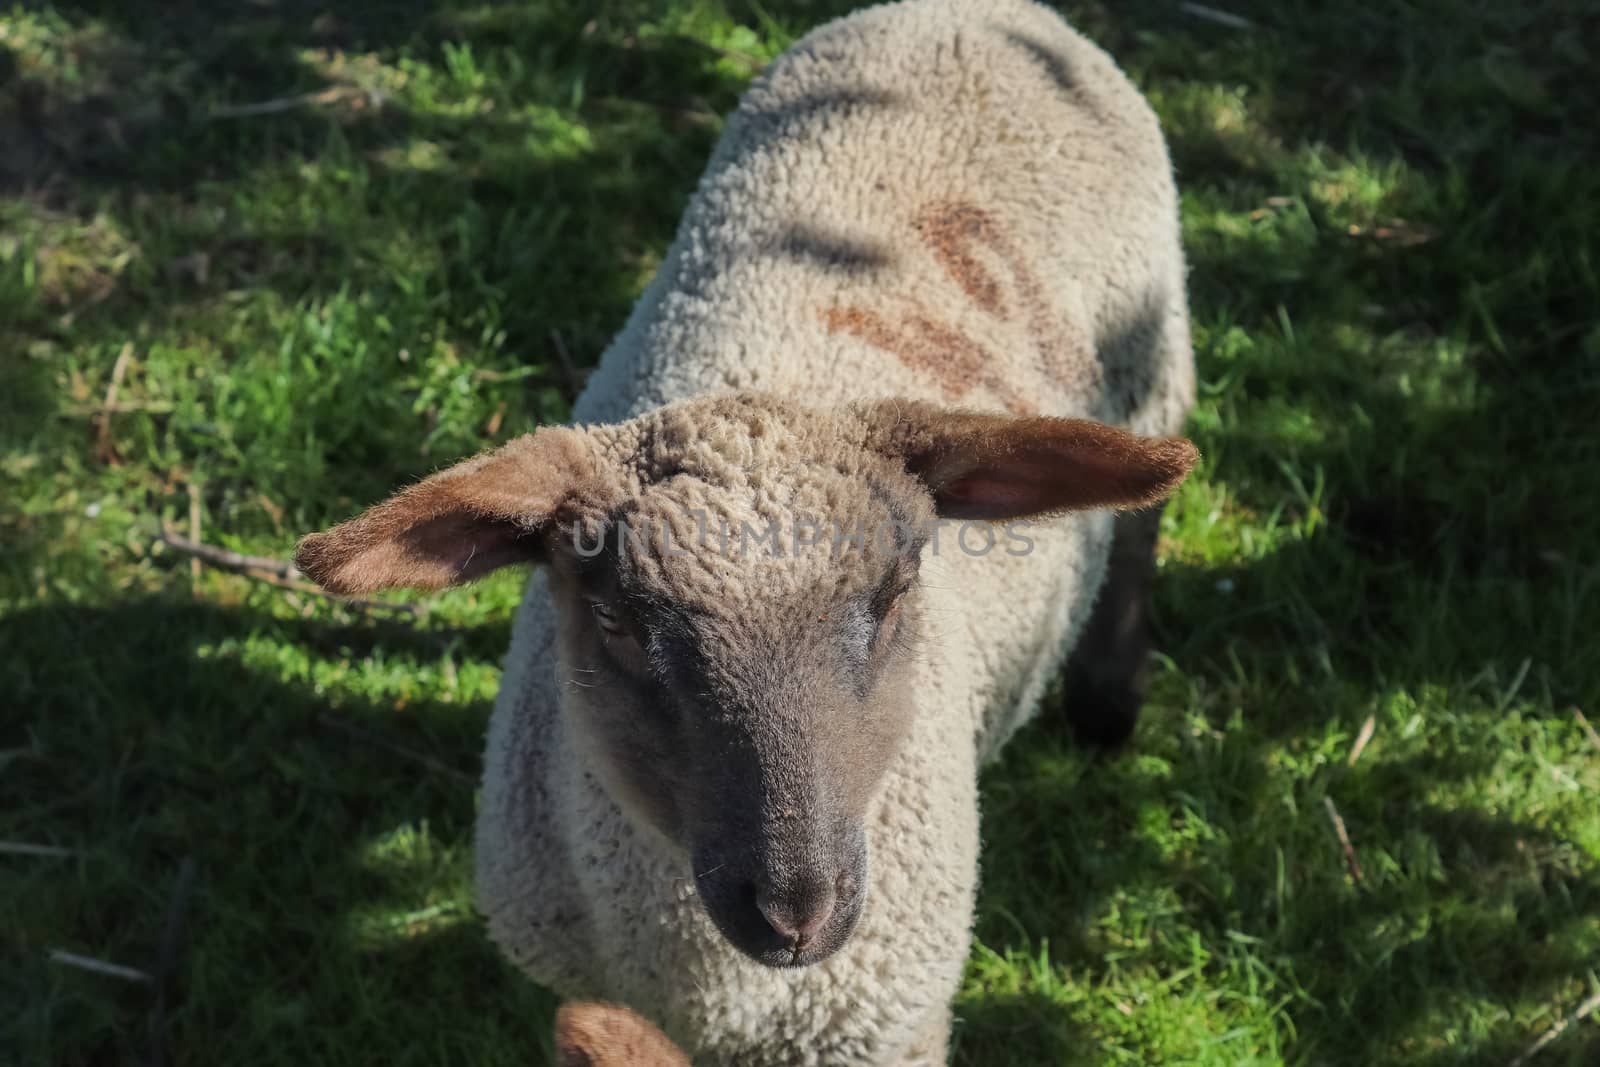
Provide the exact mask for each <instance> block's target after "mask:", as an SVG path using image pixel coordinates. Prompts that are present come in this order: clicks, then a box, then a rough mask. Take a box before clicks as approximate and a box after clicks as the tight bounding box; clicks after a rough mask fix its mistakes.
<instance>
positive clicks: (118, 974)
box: [49, 948, 150, 982]
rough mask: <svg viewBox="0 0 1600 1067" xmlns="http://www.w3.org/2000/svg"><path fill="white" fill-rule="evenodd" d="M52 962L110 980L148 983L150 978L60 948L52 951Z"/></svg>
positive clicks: (117, 964)
mask: <svg viewBox="0 0 1600 1067" xmlns="http://www.w3.org/2000/svg"><path fill="white" fill-rule="evenodd" d="M49 958H50V962H51V963H59V964H61V965H62V966H64V967H76V968H78V970H80V971H91V972H93V973H95V974H103V975H106V976H107V977H109V978H121V979H122V980H123V981H125V982H148V981H150V976H149V975H148V974H146V973H145V972H143V971H141V970H139V969H138V968H136V967H124V966H123V965H122V964H120V963H107V962H106V961H105V960H97V959H95V958H93V957H92V956H80V955H78V954H77V953H76V952H65V951H63V950H61V949H59V948H55V949H51V950H50V957H49Z"/></svg>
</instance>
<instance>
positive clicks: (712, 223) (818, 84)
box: [577, 0, 1182, 421]
mask: <svg viewBox="0 0 1600 1067" xmlns="http://www.w3.org/2000/svg"><path fill="white" fill-rule="evenodd" d="M1174 302H1176V303H1177V304H1181V303H1182V257H1181V253H1180V252H1179V250H1178V246H1177V241H1176V196H1175V193H1174V191H1173V185H1172V178H1171V168H1170V165H1169V163H1168V160H1167V156H1166V150H1165V147H1164V145H1163V142H1162V140H1161V136H1160V131H1159V127H1158V125H1157V123H1156V120H1155V118H1154V116H1153V114H1152V113H1151V111H1150V109H1149V107H1148V106H1147V105H1146V104H1145V102H1144V100H1143V99H1142V98H1141V97H1140V95H1139V93H1138V92H1137V90H1135V89H1134V87H1133V86H1132V85H1131V84H1130V83H1129V82H1128V80H1127V79H1126V78H1125V77H1124V76H1123V75H1122V74H1121V73H1120V71H1118V69H1117V68H1116V66H1115V65H1114V64H1113V63H1112V61H1111V60H1110V59H1109V58H1108V57H1107V56H1106V55H1105V54H1104V53H1103V52H1101V51H1100V50H1099V49H1098V48H1097V47H1095V46H1094V45H1093V44H1091V43H1090V42H1088V41H1087V40H1085V39H1084V38H1082V37H1081V36H1079V35H1078V34H1077V33H1075V32H1074V31H1073V30H1071V29H1070V28H1068V27H1067V25H1066V24H1065V23H1064V22H1062V21H1061V19H1060V18H1059V17H1058V16H1056V15H1055V14H1054V13H1052V12H1050V11H1048V10H1047V9H1045V8H1043V7H1040V6H1039V5H1037V4H1034V3H1032V2H1030V0H996V2H993V3H984V4H978V3H971V2H969V0H909V2H906V3H899V4H890V5H885V6H883V7H879V8H872V9H868V10H866V11H862V12H858V13H856V14H854V15H851V16H848V17H846V18H844V19H840V20H837V21H835V22H832V23H829V24H827V25H826V26H823V27H821V28H819V29H818V30H816V31H814V32H813V33H812V34H810V35H808V36H807V37H806V38H804V39H803V40H802V41H801V42H800V43H799V44H797V45H796V46H795V47H794V48H793V49H791V50H790V51H789V52H788V53H786V54H785V55H784V56H783V57H781V58H780V59H778V60H777V61H775V62H774V63H773V65H772V67H771V69H769V70H768V71H767V72H766V73H765V74H763V75H762V76H761V77H760V78H759V79H758V80H757V81H756V82H755V83H754V84H753V85H752V86H751V88H750V90H749V91H748V93H747V94H746V96H745V98H744V100H743V101H742V103H741V104H740V107H739V109H738V111H737V112H736V113H735V114H734V115H733V116H732V118H731V119H730V120H729V123H728V127H727V130H726V132H725V134H724V137H723V139H722V141H721V143H720V144H719V146H718V149H717V152H716V154H715V156H714V157H713V159H712V161H711V164H710V166H709V167H708V168H707V170H706V173H705V175H704V176H703V178H702V179H701V182H700V185H699V188H698V189H697V191H696V193H695V195H694V197H693V198H692V200H691V203H690V205H689V207H688V210H687V212H686V214H685V216H684V219H683V222H682V225H681V227H680V230H679V233H678V237H677V239H676V241H675V242H674V244H673V247H672V248H671V250H670V251H669V253H668V256H667V259H666V262H665V263H664V265H663V267H662V269H661V271H660V273H659V274H658V275H657V277H656V279H655V281H654V282H653V283H652V284H651V286H650V287H649V289H648V290H647V291H646V293H645V295H644V296H643V298H642V299H641V300H640V302H639V304H638V306H637V307H636V308H635V309H634V313H633V315H632V317H631V318H630V320H629V322H628V324H627V327H626V328H625V329H624V331H623V332H622V333H621V334H620V335H619V336H618V338H617V339H616V341H615V342H614V343H613V344H612V346H611V347H610V349H608V351H607V352H606V353H605V356H604V357H603V359H602V363H601V367H600V369H599V370H598V371H597V373H596V376H595V378H594V380H593V382H592V383H591V387H590V389H589V390H588V391H587V393H586V395H585V396H584V397H583V398H582V400H581V401H580V403H579V405H578V410H577V415H578V417H579V418H580V419H581V420H583V421H601V420H605V419H612V418H619V417H624V416H627V415H632V414H636V413H639V412H641V411H644V410H648V409H649V408H651V407H654V406H657V405H659V404H662V403H666V402H669V401H671V400H676V399H681V398H683V397H686V396H690V395H694V394H698V393H702V392H706V391H713V390H721V389H731V388H758V389H767V390H772V391H776V392H780V393H786V394H789V395H795V396H803V397H806V398H808V399H812V400H814V401H818V402H824V403H826V402H828V401H831V400H844V399H857V398H860V397H862V396H873V395H891V394H892V395H901V396H912V397H920V398H926V399H931V400H940V401H945V402H952V403H960V404H962V405H965V406H973V407H988V408H1005V409H1010V410H1013V411H1018V412H1023V411H1038V412H1040V413H1047V414H1082V415H1095V416H1097V417H1102V418H1109V419H1111V420H1113V421H1125V419H1126V417H1127V413H1126V412H1125V411H1123V410H1118V403H1117V401H1116V398H1115V397H1113V398H1111V400H1110V402H1109V406H1108V401H1107V398H1106V395H1105V393H1106V379H1107V374H1106V373H1105V368H1103V367H1102V366H1101V362H1102V360H1103V358H1104V355H1105V353H1098V354H1097V348H1101V347H1104V346H1103V345H1099V344H1098V342H1100V341H1101V340H1103V339H1107V338H1110V339H1112V340H1115V339H1116V338H1117V337H1119V336H1121V335H1123V334H1125V333H1126V327H1127V326H1128V324H1129V323H1137V322H1139V321H1149V320H1151V319H1152V316H1153V317H1154V318H1159V317H1160V315H1161V314H1164V313H1165V310H1166V309H1167V308H1168V307H1169V306H1170V305H1172V304H1173V303H1174ZM1153 309H1154V310H1153ZM1141 354H1142V353H1141ZM1122 406H1123V407H1126V405H1122Z"/></svg>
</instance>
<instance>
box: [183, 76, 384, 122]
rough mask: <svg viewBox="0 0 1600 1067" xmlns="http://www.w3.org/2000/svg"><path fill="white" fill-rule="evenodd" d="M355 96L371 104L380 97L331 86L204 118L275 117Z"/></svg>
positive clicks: (234, 106)
mask: <svg viewBox="0 0 1600 1067" xmlns="http://www.w3.org/2000/svg"><path fill="white" fill-rule="evenodd" d="M356 96H368V97H371V98H372V101H373V103H379V102H381V100H382V97H381V96H380V95H379V94H378V93H375V92H370V91H368V90H366V89H362V88H360V87H359V86H355V85H333V86H329V87H328V88H326V89H322V90H319V91H318V92H314V93H300V94H298V95H296V96H278V97H274V98H272V99H271V100H261V101H258V102H257V103H254V104H232V105H229V106H225V107H218V108H213V109H212V110H211V111H210V112H209V113H208V114H207V115H206V118H208V119H210V120H211V121H213V122H214V121H216V120H217V119H249V118H255V117H257V116H259V115H276V114H279V113H281V112H284V111H293V110H295V109H296V108H301V107H323V106H325V105H327V104H337V103H338V102H339V101H340V100H346V99H349V98H351V97H356Z"/></svg>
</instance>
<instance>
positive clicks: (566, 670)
mask: <svg viewBox="0 0 1600 1067" xmlns="http://www.w3.org/2000/svg"><path fill="white" fill-rule="evenodd" d="M1184 271H1185V268H1184V260H1183V253H1182V249H1181V246H1180V243H1179V233H1178V223H1177V201H1176V193H1175V189H1174V184H1173V177H1172V171H1171V164H1170V162H1169V159H1168V155H1167V151H1166V147H1165V143H1164V141H1163V139H1162V137H1161V133H1160V130H1159V127H1158V124H1157V122H1156V119H1155V117H1154V115H1153V113H1152V112H1151V111H1150V109H1149V108H1148V106H1147V105H1146V104H1145V102H1144V101H1143V99H1142V98H1141V96H1140V95H1139V93H1138V92H1137V91H1136V90H1135V89H1134V88H1133V86H1132V85H1131V84H1130V83H1129V82H1128V81H1127V80H1126V78H1125V77H1124V76H1123V75H1122V74H1121V73H1120V71H1119V70H1118V69H1117V67H1116V66H1115V64H1114V63H1113V62H1112V60H1111V59H1110V58H1109V57H1107V56H1106V55H1105V54H1104V53H1103V52H1101V51H1100V50H1099V49H1098V48H1096V47H1095V46H1094V45H1092V44H1091V43H1089V42H1088V41H1086V40H1085V39H1083V38H1082V37H1080V36H1079V35H1077V34H1076V33H1075V32H1074V31H1073V30H1071V29H1070V28H1069V27H1068V26H1067V25H1066V24H1065V23H1064V22H1063V21H1062V20H1061V19H1060V18H1059V17H1058V16H1056V15H1055V14H1054V13H1052V12H1050V11H1048V10H1047V9H1045V8H1044V7H1042V6H1039V5H1036V4H1034V3H1032V2H1031V0H992V2H989V3H984V4H975V3H970V2H969V0H905V2H902V3H896V4H888V5H884V6H880V7H875V8H870V9H867V10H863V11H860V12H857V13H855V14H852V15H849V16H847V17H845V18H842V19H839V20H836V21H834V22H831V23H829V24H827V25H824V26H822V27H821V28H819V29H817V30H815V31H814V32H812V33H811V34H809V35H808V36H806V37H805V38H803V39H802V40H801V41H800V42H799V43H798V44H796V45H795V46H794V47H793V48H792V49H791V50H790V51H789V52H787V53H786V54H785V55H784V56H782V57H781V58H780V59H778V60H777V61H775V62H774V63H773V64H772V65H771V66H770V67H769V68H768V70H767V71H766V72H765V73H764V74H763V75H762V76H761V77H759V78H758V79H757V80H756V81H755V82H754V83H753V84H752V86H751V87H750V89H749V90H748V92H747V93H746V95H745V97H744V99H743V101H742V102H741V103H740V105H739V107H738V109H737V111H736V112H735V113H734V114H733V115H732V117H731V118H730V120H729V122H728V124H727V127H726V130H725V132H724V135H723V137H722V139H721V141H720V143H719V145H718V147H717V149H716V151H715V153H714V155H713V157H712V159H711V161H710V163H709V165H708V167H707V170H706V172H705V173H704V175H703V177H702V179H701V181H700V184H699V187H698V189H697V190H696V192H695V194H694V196H693V198H692V200H691V202H690V203H689V205H688V207H687V209H686V211H685V214H684V217H683V220H682V223H681V226H680V229H679V231H678V234H677V237H676V239H675V241H674V243H673V245H672V247H671V248H670V250H669V252H668V254H667V257H666V259H665V261H664V263H663V265H662V267H661V269H660V271H659V273H658V274H657V276H656V277H655V279H654V280H653V281H652V282H651V284H650V285H649V286H648V288H647V289H646V290H645V292H644V293H643V295H642V296H641V298H640V299H639V301H638V303H637V305H636V306H635V308H634V310H633V312H632V314H631V315H630V317H629V319H628V321H627V323H626V324H625V325H624V328H623V329H622V331H621V332H620V334H618V336H617V337H616V338H615V340H614V341H613V343H612V344H611V345H610V346H609V347H608V348H607V349H606V351H605V352H604V353H603V355H602V357H601V360H600V363H599V366H598V368H597V369H596V372H595V373H594V375H593V376H592V378H591V380H590V383H589V384H588V386H587V388H586V389H585V391H584V393H583V394H582V396H581V397H580V398H579V399H578V401H577V403H576V406H575V410H574V413H573V414H574V422H573V423H572V424H571V425H566V426H549V427H543V428H540V429H538V430H536V431H535V432H533V433H531V434H528V435H525V436H523V437H520V438H518V439H516V440H513V441H512V442H510V443H509V444H506V445H504V446H502V447H500V448H499V449H496V450H494V451H490V452H487V453H485V454H483V455H480V456H478V457H475V458H472V459H469V460H466V461H465V462H462V463H460V464H458V465H457V466H455V467H451V468H448V469H446V470H444V471H441V472H439V473H437V474H435V475H433V476H431V477H429V478H427V479H425V480H423V481H421V482H419V483H417V484H415V485H412V486H410V487H409V488H406V489H404V490H402V491H400V492H399V493H398V494H396V495H395V496H394V497H392V498H390V499H389V500H387V501H385V502H383V503H380V504H378V505H376V506H374V507H373V508H371V509H370V510H368V511H366V512H365V513H363V514H361V515H359V516H358V517H356V518H354V519H352V520H350V521H348V522H346V523H344V524H342V525H340V526H337V527H335V528H333V529H331V530H329V531H326V532H324V533H320V534H313V535H311V536H309V537H307V538H306V539H305V540H304V541H303V542H302V543H301V545H300V547H299V549H298V551H297V560H298V562H299V565H300V567H301V568H302V569H303V570H304V571H305V572H306V573H307V574H309V575H311V576H312V577H314V578H315V579H316V580H317V581H319V582H321V583H322V584H323V585H324V586H326V587H327V588H329V589H331V590H335V591H339V592H344V593H363V592H370V591H373V590H377V589H383V588H391V587H398V586H408V587H413V588H422V589H431V588H439V587H442V586H446V585H451V584H455V583H458V582H464V581H469V580H471V579H473V578H476V577H478V576H480V575H483V574H486V573H488V572H489V571H491V570H494V569H496V568H499V567H503V566H506V565H509V564H515V563H522V562H530V561H531V562H535V563H537V564H539V566H537V567H536V568H535V570H534V572H533V574H532V576H531V578H530V579H529V582H528V585H527V589H526V593H525V596H524V598H523V600H522V603H521V606H520V607H519V609H518V612H517V617H516V622H515V625H514V630H513V637H512V644H511V649H510V652H509V654H508V656H507V659H506V661H505V670H504V674H503V678H502V682H501V689H500V692H499V696H498V698H497V700H496V703H495V708H494V712H493V716H492V718H491V721H490V724H489V732H488V743H487V748H486V753H485V769H484V780H483V792H482V796H481V800H480V808H479V818H478V825H477V844H476V848H477V852H476V855H477V872H476V880H477V887H476V888H477V894H478V902H479V906H480V908H481V909H482V911H483V912H484V914H485V915H486V917H487V920H488V926H489V932H490V936H491V937H492V938H493V939H494V940H495V942H496V943H497V944H498V945H499V947H500V948H501V950H502V951H503V952H504V954H505V955H506V956H508V957H509V958H510V959H511V960H512V961H513V962H514V963H515V964H516V965H517V966H519V967H520V968H521V969H523V970H524V971H525V972H526V973H528V974H529V975H530V976H532V977H533V978H534V979H535V980H537V981H539V982H541V983H543V984H544V985H546V986H547V987H549V988H551V989H553V990H555V991H557V992H558V993H560V994H562V995H564V996H567V997H575V998H582V999H604V1000H608V1001H615V1002H618V1003H623V1004H627V1005H630V1006H631V1007H633V1008H635V1009H638V1010H640V1011H642V1012H644V1013H645V1014H646V1015H648V1016H649V1017H650V1018H652V1019H655V1020H657V1021H658V1022H659V1023H660V1024H661V1026H662V1028H663V1029H664V1030H665V1032H666V1033H667V1034H668V1035H670V1036H671V1037H672V1038H673V1039H674V1040H676V1041H677V1042H678V1043H679V1044H680V1045H681V1046H682V1047H683V1049H684V1050H686V1051H687V1053H688V1054H689V1055H691V1056H692V1057H693V1058H694V1060H695V1062H697V1063H702V1064H740V1065H766V1064H771V1065H778V1064H785V1065H813V1064H830V1065H833V1064H860V1065H879V1064H932V1063H940V1062H943V1058H944V1055H945V1052H946V1048H947V1041H948V1036H949V1029H950V1003H951V1001H952V999H953V997H954V995H955V993H956V990H957V987H958V985H959V982H960V978H961V974H962V969H963V964H964V961H965V959H966V955H967V951H968V946H969V942H970V937H971V922H972V916H973V908H974V898H975V893H976V888H977V876H978V840H979V837H978V830H979V827H978V796H977V775H978V770H979V768H980V767H981V766H982V765H983V764H984V762H985V761H987V760H989V759H990V758H991V757H992V756H993V755H994V754H995V753H996V752H997V751H998V749H999V748H1000V746H1001V745H1002V744H1003V743H1004V742H1005V741H1006V740H1007V739H1008V738H1009V737H1010V736H1011V735H1012V733H1013V732H1014V731H1015V730H1016V729H1017V728H1018V727H1019V726H1020V725H1021V724H1022V723H1024V722H1025V721H1026V720H1027V719H1028V718H1029V717H1030V716H1032V715H1033V714H1034V712H1035V710H1036V708H1037V706H1038V704H1039V702H1040V698H1041V695H1042V693H1043V692H1044V690H1045V687H1046V686H1047V684H1048V683H1049V682H1050V681H1051V680H1052V679H1053V678H1055V677H1057V676H1058V675H1059V673H1060V670H1061V668H1062V665H1063V661H1064V659H1065V658H1066V657H1067V655H1068V653H1070V654H1071V657H1070V659H1069V660H1066V665H1067V683H1068V684H1067V694H1068V702H1067V714H1068V715H1069V717H1070V719H1071V721H1072V722H1073V724H1074V726H1075V728H1076V729H1077V730H1078V731H1079V732H1080V733H1081V734H1083V735H1084V736H1085V737H1087V738H1088V739H1090V740H1092V741H1101V742H1116V741H1118V740H1121V739H1122V738H1125V737H1126V736H1127V734H1128V732H1129V731H1130V730H1131V729H1132V724H1133V716H1134V715H1135V714H1136V712H1137V708H1138V704H1139V700H1140V694H1141V686H1142V682H1141V681H1140V670H1139V665H1140V663H1141V662H1142V660H1143V658H1144V653H1145V643H1146V636H1145V630H1146V627H1145V619H1144V608H1143V604H1144V600H1145V589H1146V586H1147V584H1148V580H1149V577H1150V571H1151V569H1152V565H1151V560H1152V556H1153V552H1154V541H1155V531H1156V521H1157V520H1156V517H1157V516H1158V515H1159V507H1158V506H1157V505H1159V503H1160V502H1161V501H1162V500H1164V499H1165V498H1166V497H1167V496H1168V495H1170V493H1171V492H1172V491H1173V490H1174V489H1175V488H1176V487H1177V485H1178V484H1179V483H1180V482H1181V481H1182V480H1183V479H1184V477H1185V476H1186V475H1187V474H1188V473H1189V471H1190V469H1191V468H1192V467H1193V465H1194V463H1195V461H1196V451H1195V449H1194V447H1193V446H1192V445H1191V444H1190V443H1189V442H1187V441H1185V440H1183V439H1182V438H1180V437H1177V436H1173V435H1176V434H1178V433H1179V432H1181V428H1182V425H1183V423H1184V420H1185V418H1186V416H1187V412H1188V411H1189V409H1190V407H1191V405H1192V403H1193V396H1194V370H1193V355H1192V352H1191V348H1190V342H1189V331H1188V318H1187V315H1188V312H1187V304H1186V299H1185V293H1184V281H1185V279H1184Z"/></svg>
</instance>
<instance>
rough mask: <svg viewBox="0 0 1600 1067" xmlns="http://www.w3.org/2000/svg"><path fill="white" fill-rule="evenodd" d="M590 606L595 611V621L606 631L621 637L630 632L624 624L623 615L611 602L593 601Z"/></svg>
mask: <svg viewBox="0 0 1600 1067" xmlns="http://www.w3.org/2000/svg"><path fill="white" fill-rule="evenodd" d="M589 608H590V610H591V611H593V612H594V618H595V621H596V622H598V623H599V624H600V629H602V630H604V631H605V632H606V633H608V634H614V635H616V636H618V637H620V636H622V635H623V634H626V633H627V632H628V631H627V627H625V626H623V625H622V616H620V615H618V614H617V612H616V609H614V608H613V607H612V606H611V605H610V604H601V603H599V602H595V603H591V604H590V605H589Z"/></svg>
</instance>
